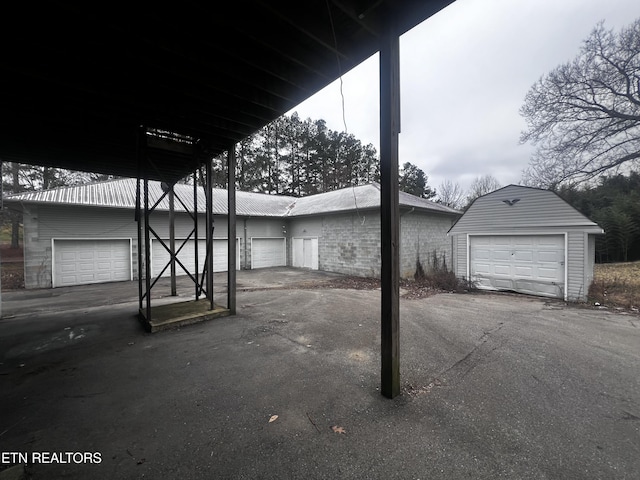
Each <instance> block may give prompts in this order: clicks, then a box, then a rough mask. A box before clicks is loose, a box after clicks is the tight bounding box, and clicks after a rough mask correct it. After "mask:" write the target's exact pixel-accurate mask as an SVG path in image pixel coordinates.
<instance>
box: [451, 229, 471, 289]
mask: <svg viewBox="0 0 640 480" xmlns="http://www.w3.org/2000/svg"><path fill="white" fill-rule="evenodd" d="M453 245H454V247H453V249H454V252H455V253H454V255H455V256H454V260H453V263H454V267H453V271H454V272H455V274H456V277H458V278H465V279H466V278H467V252H468V248H467V235H454V236H453Z"/></svg>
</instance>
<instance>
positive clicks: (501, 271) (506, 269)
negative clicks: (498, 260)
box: [486, 265, 511, 275]
mask: <svg viewBox="0 0 640 480" xmlns="http://www.w3.org/2000/svg"><path fill="white" fill-rule="evenodd" d="M486 269H487V271H488V272H490V271H491V266H489V265H487V266H486ZM493 273H494V274H496V275H511V266H510V265H495V266H494V267H493Z"/></svg>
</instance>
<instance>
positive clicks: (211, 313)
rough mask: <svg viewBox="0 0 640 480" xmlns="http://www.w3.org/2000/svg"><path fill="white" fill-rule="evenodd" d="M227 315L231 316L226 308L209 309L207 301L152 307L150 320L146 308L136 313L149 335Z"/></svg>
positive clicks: (215, 307)
mask: <svg viewBox="0 0 640 480" xmlns="http://www.w3.org/2000/svg"><path fill="white" fill-rule="evenodd" d="M228 315H231V311H230V310H229V309H228V308H225V307H221V306H220V305H215V304H214V306H213V308H211V302H210V301H209V300H207V299H204V300H203V299H200V300H189V301H186V302H176V303H167V304H164V305H158V306H155V307H153V306H152V307H151V312H150V315H149V317H150V318H147V310H146V308H141V309H140V310H139V312H138V317H139V318H140V321H141V322H142V325H143V326H144V328H145V330H147V331H148V332H151V333H154V332H160V331H162V330H169V329H172V328H179V327H184V326H186V325H192V324H194V323H198V322H206V321H208V320H213V319H214V318H219V317H226V316H228Z"/></svg>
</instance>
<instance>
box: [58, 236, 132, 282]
mask: <svg viewBox="0 0 640 480" xmlns="http://www.w3.org/2000/svg"><path fill="white" fill-rule="evenodd" d="M53 250H54V268H53V272H52V280H53V286H55V287H60V286H70V285H82V284H88V283H102V282H112V281H121V280H131V244H130V241H129V240H127V239H104V240H82V239H79V240H58V239H54V240H53ZM116 259H117V260H116Z"/></svg>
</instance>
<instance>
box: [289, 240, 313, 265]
mask: <svg viewBox="0 0 640 480" xmlns="http://www.w3.org/2000/svg"><path fill="white" fill-rule="evenodd" d="M292 245H293V258H292V264H293V266H294V267H300V268H310V269H311V270H318V239H317V238H294V239H293V244H292Z"/></svg>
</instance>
